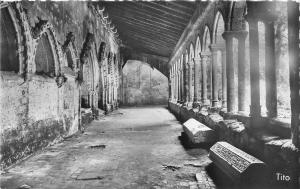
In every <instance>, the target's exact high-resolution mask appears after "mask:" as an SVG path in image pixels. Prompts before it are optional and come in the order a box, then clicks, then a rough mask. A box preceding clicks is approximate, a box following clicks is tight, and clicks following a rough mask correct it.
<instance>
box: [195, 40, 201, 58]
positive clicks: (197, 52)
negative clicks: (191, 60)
mask: <svg viewBox="0 0 300 189" xmlns="http://www.w3.org/2000/svg"><path fill="white" fill-rule="evenodd" d="M201 51H202V50H201V42H200V37H199V36H197V39H196V48H195V57H196V58H200V53H201Z"/></svg>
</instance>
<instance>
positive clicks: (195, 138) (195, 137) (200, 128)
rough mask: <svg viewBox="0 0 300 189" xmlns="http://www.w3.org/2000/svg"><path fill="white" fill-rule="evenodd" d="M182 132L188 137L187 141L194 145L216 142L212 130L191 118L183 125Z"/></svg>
mask: <svg viewBox="0 0 300 189" xmlns="http://www.w3.org/2000/svg"><path fill="white" fill-rule="evenodd" d="M183 130H184V132H185V133H186V135H187V136H188V138H189V140H190V141H191V142H192V143H194V144H199V143H210V142H215V141H216V135H215V132H214V130H212V129H211V128H209V127H207V126H206V125H204V124H202V123H200V122H199V121H197V120H195V119H193V118H191V119H189V120H187V121H186V122H184V123H183Z"/></svg>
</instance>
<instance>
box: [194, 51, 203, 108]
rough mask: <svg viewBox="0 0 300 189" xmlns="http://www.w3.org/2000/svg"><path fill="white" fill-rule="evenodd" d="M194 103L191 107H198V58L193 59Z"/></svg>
mask: <svg viewBox="0 0 300 189" xmlns="http://www.w3.org/2000/svg"><path fill="white" fill-rule="evenodd" d="M193 62H194V103H193V107H198V106H199V105H200V98H199V83H200V76H201V74H200V69H199V68H200V64H201V59H200V57H199V58H194V59H193Z"/></svg>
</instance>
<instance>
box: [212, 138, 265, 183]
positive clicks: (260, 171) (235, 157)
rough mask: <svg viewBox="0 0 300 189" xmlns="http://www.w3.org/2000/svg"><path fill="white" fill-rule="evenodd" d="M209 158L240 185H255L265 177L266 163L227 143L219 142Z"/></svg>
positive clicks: (214, 146)
mask: <svg viewBox="0 0 300 189" xmlns="http://www.w3.org/2000/svg"><path fill="white" fill-rule="evenodd" d="M209 158H210V159H211V160H212V161H213V162H214V164H215V165H216V166H217V167H219V168H220V169H221V170H222V171H223V172H224V173H225V174H226V175H227V176H228V177H229V178H231V179H232V180H233V181H236V182H238V183H255V182H258V181H260V180H261V179H262V178H263V177H264V176H265V169H266V165H265V163H264V162H262V161H261V160H259V159H257V158H255V157H253V156H251V155H249V154H247V153H245V152H244V151H242V150H240V149H238V148H236V147H234V146H232V145H231V144H229V143H227V142H217V143H216V144H215V145H213V146H212V147H211V148H210V152H209Z"/></svg>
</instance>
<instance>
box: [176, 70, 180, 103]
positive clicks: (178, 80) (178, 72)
mask: <svg viewBox="0 0 300 189" xmlns="http://www.w3.org/2000/svg"><path fill="white" fill-rule="evenodd" d="M180 78H181V76H180V67H179V65H178V71H177V86H178V88H177V93H178V98H177V102H179V103H180V102H181V92H180V90H181V89H180V88H181V85H180V84H181V82H180Z"/></svg>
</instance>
